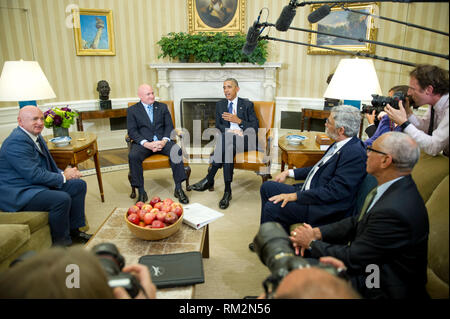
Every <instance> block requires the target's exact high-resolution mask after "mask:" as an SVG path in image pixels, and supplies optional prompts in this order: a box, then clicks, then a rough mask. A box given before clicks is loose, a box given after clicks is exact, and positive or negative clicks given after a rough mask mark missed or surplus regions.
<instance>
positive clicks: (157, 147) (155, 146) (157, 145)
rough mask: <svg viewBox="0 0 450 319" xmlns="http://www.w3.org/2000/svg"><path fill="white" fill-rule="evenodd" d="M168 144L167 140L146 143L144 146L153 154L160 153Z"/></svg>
mask: <svg viewBox="0 0 450 319" xmlns="http://www.w3.org/2000/svg"><path fill="white" fill-rule="evenodd" d="M166 143H167V140H161V141H153V142H145V143H144V145H143V146H144V147H145V148H147V149H149V150H151V151H152V152H159V151H161V150H162V149H163V148H164V146H166Z"/></svg>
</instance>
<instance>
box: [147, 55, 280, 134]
mask: <svg viewBox="0 0 450 319" xmlns="http://www.w3.org/2000/svg"><path fill="white" fill-rule="evenodd" d="M149 68H151V69H156V70H157V73H158V82H157V84H156V87H157V88H158V90H159V94H158V96H159V97H160V99H162V100H173V101H174V105H175V122H176V123H175V126H176V127H180V126H181V124H180V123H181V121H180V101H181V99H184V98H223V89H222V86H223V81H224V80H225V79H227V78H235V79H236V80H237V81H238V82H239V88H240V91H239V93H238V96H239V97H243V98H248V99H250V100H253V101H273V100H274V99H275V92H276V86H277V81H276V78H277V72H276V71H277V69H279V68H281V63H274V62H268V63H265V64H263V65H258V64H251V63H226V64H224V65H220V63H151V64H149Z"/></svg>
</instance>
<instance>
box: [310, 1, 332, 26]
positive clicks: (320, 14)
mask: <svg viewBox="0 0 450 319" xmlns="http://www.w3.org/2000/svg"><path fill="white" fill-rule="evenodd" d="M330 12H331V7H330V6H329V5H327V4H326V5H323V6H321V7H320V8H319V9H317V10H316V11H313V12H311V13H310V14H309V15H308V21H309V22H310V23H316V22H318V21H320V20H322V19H323V18H325V17H326V16H327V15H329V14H330Z"/></svg>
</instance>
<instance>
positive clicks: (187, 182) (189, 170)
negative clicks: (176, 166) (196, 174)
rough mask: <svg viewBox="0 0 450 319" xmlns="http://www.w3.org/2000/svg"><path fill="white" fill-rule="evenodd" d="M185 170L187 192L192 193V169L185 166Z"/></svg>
mask: <svg viewBox="0 0 450 319" xmlns="http://www.w3.org/2000/svg"><path fill="white" fill-rule="evenodd" d="M184 170H185V172H186V190H187V191H190V190H191V189H192V187H191V185H189V178H190V177H191V167H190V166H185V167H184Z"/></svg>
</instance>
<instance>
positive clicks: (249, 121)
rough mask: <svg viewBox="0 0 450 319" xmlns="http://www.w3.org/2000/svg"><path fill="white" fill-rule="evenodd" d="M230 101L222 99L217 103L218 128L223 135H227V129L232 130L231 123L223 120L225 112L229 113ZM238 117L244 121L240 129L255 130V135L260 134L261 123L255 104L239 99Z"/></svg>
mask: <svg viewBox="0 0 450 319" xmlns="http://www.w3.org/2000/svg"><path fill="white" fill-rule="evenodd" d="M228 102H229V101H228V100H227V99H222V100H220V101H218V102H217V103H216V128H218V129H219V130H220V131H221V132H222V133H225V129H227V128H230V122H229V121H225V120H224V119H223V118H222V113H223V112H228ZM236 115H237V117H239V118H240V119H241V120H242V123H241V124H240V125H239V127H240V128H241V129H242V130H243V131H245V130H246V129H248V128H253V129H254V130H255V134H256V133H258V128H259V121H258V118H257V117H256V114H255V109H254V108H253V102H251V101H249V100H247V99H242V98H240V97H239V98H238V102H237V112H236Z"/></svg>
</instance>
